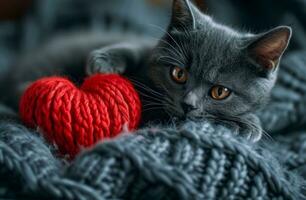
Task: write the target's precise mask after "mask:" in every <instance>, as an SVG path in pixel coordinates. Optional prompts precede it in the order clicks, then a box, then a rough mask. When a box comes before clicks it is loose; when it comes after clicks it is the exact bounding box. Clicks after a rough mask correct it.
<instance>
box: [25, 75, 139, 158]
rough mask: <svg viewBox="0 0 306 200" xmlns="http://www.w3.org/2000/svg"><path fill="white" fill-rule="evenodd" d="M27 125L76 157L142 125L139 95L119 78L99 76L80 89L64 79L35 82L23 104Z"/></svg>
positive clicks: (126, 81) (126, 82) (124, 80)
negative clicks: (102, 142)
mask: <svg viewBox="0 0 306 200" xmlns="http://www.w3.org/2000/svg"><path fill="white" fill-rule="evenodd" d="M20 114H21V118H22V120H23V122H24V123H25V124H26V125H28V126H29V127H31V128H36V127H38V128H39V129H40V130H42V133H43V134H44V136H45V137H46V139H47V140H48V141H49V142H52V143H55V144H56V145H57V146H58V148H59V150H60V152H61V153H62V154H69V155H70V156H71V157H74V156H75V155H76V154H77V153H78V152H79V151H80V148H81V147H89V146H92V145H93V144H95V143H96V142H97V141H100V140H103V139H104V138H112V137H114V136H116V135H118V134H119V133H120V132H121V131H122V129H123V126H124V125H127V127H128V128H129V129H130V130H131V129H135V128H136V127H137V126H138V123H139V120H140V114H141V103H140V100H139V96H138V94H137V92H136V91H135V89H134V87H133V86H132V84H131V83H130V82H129V81H128V80H126V79H125V78H122V77H120V76H119V75H102V74H97V75H94V76H92V77H89V78H87V79H86V80H85V82H84V83H83V85H82V86H81V87H80V88H77V87H76V86H75V85H74V84H73V83H71V82H70V81H69V80H67V79H65V78H61V77H50V78H43V79H40V80H38V81H36V82H35V83H33V84H32V85H31V86H30V87H29V88H28V89H27V90H26V91H25V93H24V95H23V97H22V98H21V102H20Z"/></svg>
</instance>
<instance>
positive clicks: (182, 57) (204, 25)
mask: <svg viewBox="0 0 306 200" xmlns="http://www.w3.org/2000/svg"><path fill="white" fill-rule="evenodd" d="M290 37H291V29H290V28H289V27H287V26H281V27H277V28H274V29H272V30H270V31H268V32H265V33H262V34H249V33H240V32H238V31H235V30H233V29H231V28H229V27H226V26H224V25H220V24H217V23H216V22H214V21H213V19H212V18H211V17H209V16H207V15H205V14H203V13H201V12H200V11H199V10H198V9H197V8H196V7H195V6H194V5H193V4H191V3H190V2H189V1H188V0H174V2H173V14H172V19H171V23H170V25H169V27H168V30H167V33H166V34H165V36H164V37H163V38H162V39H161V41H160V42H159V44H158V45H157V46H156V48H155V50H154V52H153V55H152V58H151V65H150V76H151V78H152V80H153V81H154V82H155V84H156V85H158V86H159V87H160V88H161V89H162V90H163V91H164V93H165V95H166V96H167V98H166V100H165V107H164V109H166V110H167V112H168V113H170V114H171V115H173V116H177V117H184V116H187V117H191V118H198V117H205V116H216V117H222V118H225V119H227V118H232V117H239V116H242V115H244V114H246V113H250V112H253V111H254V110H255V109H256V108H258V107H259V106H260V105H262V104H264V103H265V102H266V100H267V98H268V96H269V93H270V90H271V89H272V87H273V86H274V83H275V79H276V76H277V71H278V66H279V62H280V59H281V57H282V55H283V53H284V51H285V49H286V48H287V46H288V43H289V40H290Z"/></svg>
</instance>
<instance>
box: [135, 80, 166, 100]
mask: <svg viewBox="0 0 306 200" xmlns="http://www.w3.org/2000/svg"><path fill="white" fill-rule="evenodd" d="M130 80H131V81H132V83H134V84H135V85H136V86H138V87H139V88H142V89H144V90H146V91H148V92H150V93H151V94H154V95H156V96H158V97H164V96H165V95H164V94H162V93H160V92H158V91H156V90H154V89H152V88H150V87H149V86H147V85H145V84H143V83H141V82H140V81H137V80H136V79H133V78H130Z"/></svg>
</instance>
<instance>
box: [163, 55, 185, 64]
mask: <svg viewBox="0 0 306 200" xmlns="http://www.w3.org/2000/svg"><path fill="white" fill-rule="evenodd" d="M164 58H167V59H168V61H167V59H164ZM160 60H164V61H165V62H169V61H170V62H169V64H171V65H177V64H179V65H181V66H184V64H183V63H182V62H181V61H179V60H178V59H176V58H172V57H170V56H160V57H158V58H157V61H160ZM171 60H172V61H174V62H175V63H173V62H171Z"/></svg>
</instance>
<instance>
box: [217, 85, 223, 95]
mask: <svg viewBox="0 0 306 200" xmlns="http://www.w3.org/2000/svg"><path fill="white" fill-rule="evenodd" d="M223 90H224V88H222V87H219V88H218V96H222V94H223Z"/></svg>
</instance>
